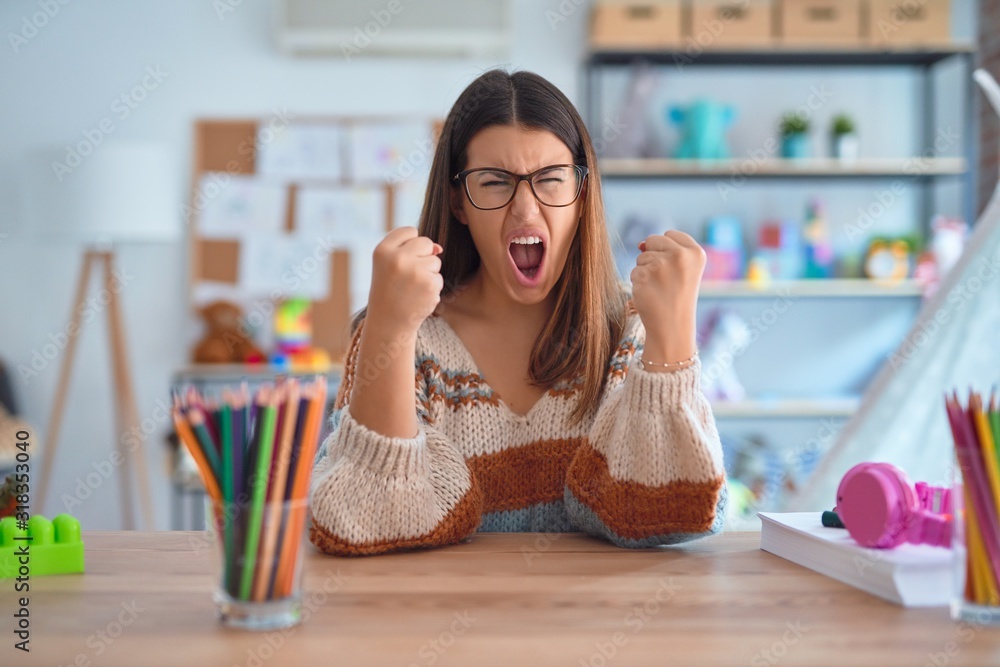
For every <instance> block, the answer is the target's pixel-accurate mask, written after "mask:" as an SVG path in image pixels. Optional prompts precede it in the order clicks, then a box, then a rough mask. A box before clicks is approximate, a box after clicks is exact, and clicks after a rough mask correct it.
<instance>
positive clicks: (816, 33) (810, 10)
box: [778, 0, 916, 47]
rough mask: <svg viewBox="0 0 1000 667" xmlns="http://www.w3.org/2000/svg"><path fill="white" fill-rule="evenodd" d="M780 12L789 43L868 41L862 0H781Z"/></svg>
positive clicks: (784, 39)
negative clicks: (865, 33)
mask: <svg viewBox="0 0 1000 667" xmlns="http://www.w3.org/2000/svg"><path fill="white" fill-rule="evenodd" d="M914 1H916V0H914ZM778 16H779V18H778V34H779V35H780V40H781V43H782V44H783V45H785V46H806V47H808V46H845V47H857V46H860V45H861V44H863V43H864V37H863V36H864V32H863V24H862V16H863V13H862V0H781V8H780V10H779V12H778Z"/></svg>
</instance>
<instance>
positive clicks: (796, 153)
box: [780, 113, 809, 158]
mask: <svg viewBox="0 0 1000 667" xmlns="http://www.w3.org/2000/svg"><path fill="white" fill-rule="evenodd" d="M780 130H781V156H782V157H785V158H805V157H809V119H808V118H806V117H805V116H804V115H803V114H800V113H786V114H785V115H784V116H782V117H781V127H780Z"/></svg>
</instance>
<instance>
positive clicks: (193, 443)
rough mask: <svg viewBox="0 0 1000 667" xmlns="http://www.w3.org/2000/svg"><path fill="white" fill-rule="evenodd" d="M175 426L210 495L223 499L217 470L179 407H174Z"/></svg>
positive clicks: (216, 498) (213, 497)
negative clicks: (213, 468) (206, 456)
mask: <svg viewBox="0 0 1000 667" xmlns="http://www.w3.org/2000/svg"><path fill="white" fill-rule="evenodd" d="M174 427H175V428H176V429H177V437H178V438H180V441H181V442H182V443H184V446H185V447H186V448H187V450H188V453H190V454H191V458H193V459H194V462H195V465H196V466H198V470H200V471H201V478H202V481H203V482H204V483H205V489H206V490H207V491H208V495H209V496H210V497H211V498H212V499H213V500H216V501H219V500H221V499H222V492H221V491H220V490H219V483H218V480H217V479H216V477H215V472H214V471H213V470H212V467H211V466H210V465H209V463H208V460H207V459H206V458H205V454H204V452H202V450H201V447H200V446H199V445H198V441H197V440H196V439H195V436H194V433H193V432H192V431H191V426H190V425H189V424H188V422H187V421H186V420H185V419H184V417H183V416H182V415H181V412H180V410H179V409H174Z"/></svg>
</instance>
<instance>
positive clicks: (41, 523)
mask: <svg viewBox="0 0 1000 667" xmlns="http://www.w3.org/2000/svg"><path fill="white" fill-rule="evenodd" d="M17 523H18V520H17V519H15V518H14V517H12V516H8V517H5V518H4V519H2V520H0V578H3V579H9V578H12V577H18V576H21V575H22V574H24V573H23V572H22V570H21V568H22V566H24V567H26V568H27V576H29V577H38V576H43V575H47V574H67V573H71V572H83V561H84V559H83V540H82V539H80V522H79V521H77V520H76V519H75V518H74V517H72V516H70V515H69V514H60V515H59V516H57V517H55V518H54V519H52V520H51V521H49V520H48V519H46V518H45V517H44V516H41V515H39V514H36V515H35V516H33V517H31V518H29V519H28V528H27V530H24V529H22V528H18V527H17ZM25 550H27V554H26V555H25V554H24V551H25Z"/></svg>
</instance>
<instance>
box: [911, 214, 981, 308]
mask: <svg viewBox="0 0 1000 667" xmlns="http://www.w3.org/2000/svg"><path fill="white" fill-rule="evenodd" d="M968 231H969V226H968V225H967V224H966V223H965V221H963V220H958V219H957V218H948V217H945V216H943V215H939V216H936V217H935V218H934V220H933V221H932V222H931V241H930V243H929V244H928V248H927V249H926V250H925V251H924V252H922V253H920V256H919V257H918V258H917V266H916V268H915V269H914V271H913V275H914V277H915V278H916V279H917V280H919V281H920V283H921V285H923V288H924V294H925V295H926V296H930V295H931V294H933V293H934V292H936V291H937V288H938V284H939V283H940V282H941V279H942V278H944V276H945V275H946V274H947V273H948V271H950V270H951V267H953V266H955V263H956V262H958V258H959V257H961V256H962V251H963V250H964V249H965V239H966V236H967V235H968Z"/></svg>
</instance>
